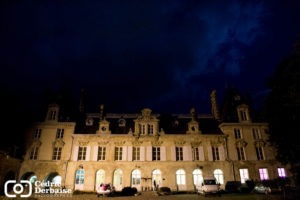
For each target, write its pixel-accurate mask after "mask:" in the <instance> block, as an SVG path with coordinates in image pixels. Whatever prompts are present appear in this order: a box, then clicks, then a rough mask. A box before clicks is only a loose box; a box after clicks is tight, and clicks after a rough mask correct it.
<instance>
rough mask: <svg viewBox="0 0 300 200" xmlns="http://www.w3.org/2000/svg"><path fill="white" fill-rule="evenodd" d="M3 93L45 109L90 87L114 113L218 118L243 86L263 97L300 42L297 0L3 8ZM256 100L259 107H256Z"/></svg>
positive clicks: (14, 4) (15, 4)
mask: <svg viewBox="0 0 300 200" xmlns="http://www.w3.org/2000/svg"><path fill="white" fill-rule="evenodd" d="M0 9H1V10H0V15H1V39H0V40H1V41H0V43H1V46H0V65H1V69H2V72H1V80H0V83H1V87H2V88H4V90H6V91H8V93H10V94H12V93H14V92H17V93H18V94H16V96H18V97H19V98H21V99H22V101H24V102H26V105H25V106H26V107H28V108H31V107H37V105H38V104H39V102H38V101H39V100H40V99H41V96H42V93H43V91H44V90H45V89H46V88H50V89H57V88H59V87H61V86H66V87H69V88H71V90H72V93H73V95H75V96H76V97H77V98H78V97H79V94H80V89H81V88H85V89H86V91H87V96H88V104H89V105H90V108H91V109H94V110H96V108H97V105H98V104H100V103H104V104H105V105H107V106H106V108H107V111H108V112H110V111H111V112H123V111H129V112H138V111H140V110H141V108H143V107H150V108H151V109H153V110H154V111H161V112H170V111H171V112H184V113H188V112H189V109H190V107H192V106H194V107H196V110H197V111H198V112H210V107H209V99H210V97H209V93H210V91H211V90H212V89H217V92H218V94H219V95H220V98H221V96H222V94H223V92H224V89H225V87H226V86H235V87H237V88H238V89H240V90H242V91H244V92H249V93H250V94H251V95H253V96H254V97H255V98H257V99H259V98H260V95H259V94H262V93H264V91H266V90H267V79H268V78H269V76H270V75H271V74H272V73H273V71H274V69H275V67H276V66H277V64H279V62H280V61H281V60H282V59H283V58H284V57H286V56H287V55H289V54H290V53H291V50H292V45H293V43H294V42H295V41H296V39H297V38H298V37H299V36H300V12H299V10H300V4H299V1H297V0H294V1H292V0H287V1H279V0H269V1H259V0H256V1H254V0H251V1H245V0H241V1H188V0H183V1H178V0H169V1H161V0H160V1H155V0H149V1H141V0H136V1H111V0H110V1H87V0H85V1H65V0H63V1H26V0H24V1H11V0H3V1H1V8H0ZM255 98H254V100H255Z"/></svg>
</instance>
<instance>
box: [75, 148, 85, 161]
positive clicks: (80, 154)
mask: <svg viewBox="0 0 300 200" xmlns="http://www.w3.org/2000/svg"><path fill="white" fill-rule="evenodd" d="M86 149H87V147H79V149H78V157H77V160H85V158H86Z"/></svg>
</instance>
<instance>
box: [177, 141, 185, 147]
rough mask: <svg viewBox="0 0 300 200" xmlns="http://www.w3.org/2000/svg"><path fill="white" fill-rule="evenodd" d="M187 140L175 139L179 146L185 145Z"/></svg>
mask: <svg viewBox="0 0 300 200" xmlns="http://www.w3.org/2000/svg"><path fill="white" fill-rule="evenodd" d="M185 143H186V142H185V141H184V140H181V141H175V145H179V146H182V145H184V144H185Z"/></svg>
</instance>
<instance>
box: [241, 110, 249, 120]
mask: <svg viewBox="0 0 300 200" xmlns="http://www.w3.org/2000/svg"><path fill="white" fill-rule="evenodd" d="M240 114H241V119H242V120H243V121H247V120H248V118H247V113H246V112H245V111H244V110H242V111H240Z"/></svg>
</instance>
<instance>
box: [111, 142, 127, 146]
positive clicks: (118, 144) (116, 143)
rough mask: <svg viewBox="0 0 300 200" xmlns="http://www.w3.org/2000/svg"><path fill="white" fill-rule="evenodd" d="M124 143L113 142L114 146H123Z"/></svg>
mask: <svg viewBox="0 0 300 200" xmlns="http://www.w3.org/2000/svg"><path fill="white" fill-rule="evenodd" d="M125 143H126V141H117V142H114V144H115V145H116V146H121V145H124V144H125Z"/></svg>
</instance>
